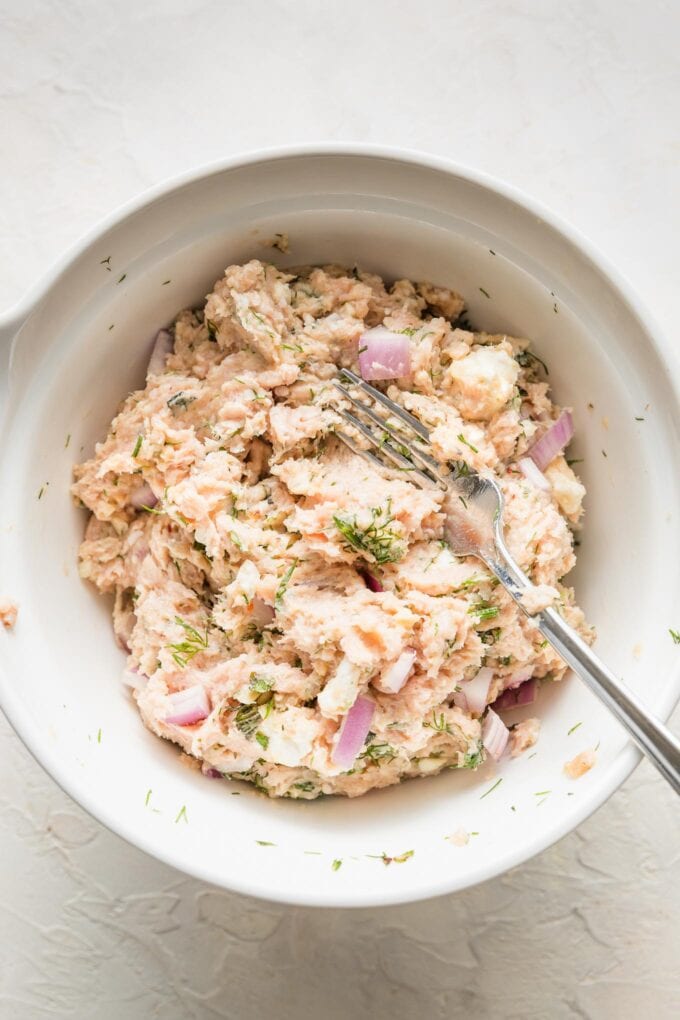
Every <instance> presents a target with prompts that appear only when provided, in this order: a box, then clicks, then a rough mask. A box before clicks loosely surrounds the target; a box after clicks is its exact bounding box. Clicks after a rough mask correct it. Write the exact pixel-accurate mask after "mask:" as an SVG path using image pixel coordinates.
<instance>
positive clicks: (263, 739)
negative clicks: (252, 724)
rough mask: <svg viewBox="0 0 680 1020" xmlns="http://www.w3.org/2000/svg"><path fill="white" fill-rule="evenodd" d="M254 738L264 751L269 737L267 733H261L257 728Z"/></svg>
mask: <svg viewBox="0 0 680 1020" xmlns="http://www.w3.org/2000/svg"><path fill="white" fill-rule="evenodd" d="M255 739H256V740H257V742H258V744H259V745H260V747H262V748H264V750H265V751H266V750H267V748H268V747H269V737H268V736H267V734H266V733H263V732H262V731H261V730H258V731H257V733H256V734H255Z"/></svg>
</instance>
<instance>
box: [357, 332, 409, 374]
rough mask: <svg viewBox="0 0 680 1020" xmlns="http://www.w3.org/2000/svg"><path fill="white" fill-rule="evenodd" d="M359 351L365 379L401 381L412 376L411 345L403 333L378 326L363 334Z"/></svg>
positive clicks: (360, 369)
mask: <svg viewBox="0 0 680 1020" xmlns="http://www.w3.org/2000/svg"><path fill="white" fill-rule="evenodd" d="M361 348H364V349H363V350H361ZM359 349H360V350H361V354H360V355H359V371H360V372H361V377H362V378H363V379H366V380H371V379H400V378H402V377H403V376H405V375H410V374H411V344H410V342H409V338H408V337H407V336H406V335H405V334H403V333H393V332H392V331H391V330H389V329H386V327H385V326H376V327H375V328H374V329H369V330H368V331H367V332H366V333H362V334H361V336H360V338H359Z"/></svg>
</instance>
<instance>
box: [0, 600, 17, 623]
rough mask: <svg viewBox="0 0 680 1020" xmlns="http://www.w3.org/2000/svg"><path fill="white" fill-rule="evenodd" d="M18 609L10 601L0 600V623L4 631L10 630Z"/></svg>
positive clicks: (15, 619) (15, 620)
mask: <svg viewBox="0 0 680 1020" xmlns="http://www.w3.org/2000/svg"><path fill="white" fill-rule="evenodd" d="M18 615H19V607H18V605H17V604H16V602H13V601H12V599H7V598H0V623H1V624H2V626H3V627H4V628H5V630H12V629H13V628H14V626H15V624H16V622H17V616H18Z"/></svg>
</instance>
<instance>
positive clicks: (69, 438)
mask: <svg viewBox="0 0 680 1020" xmlns="http://www.w3.org/2000/svg"><path fill="white" fill-rule="evenodd" d="M70 442H71V433H70V432H69V434H68V435H67V437H66V442H65V443H64V449H65V450H68V447H69V443H70Z"/></svg>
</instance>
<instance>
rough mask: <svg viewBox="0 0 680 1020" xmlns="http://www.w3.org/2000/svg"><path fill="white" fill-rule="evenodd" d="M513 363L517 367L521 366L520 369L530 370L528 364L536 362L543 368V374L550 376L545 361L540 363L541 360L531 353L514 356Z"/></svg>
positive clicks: (521, 352)
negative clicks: (515, 363)
mask: <svg viewBox="0 0 680 1020" xmlns="http://www.w3.org/2000/svg"><path fill="white" fill-rule="evenodd" d="M515 361H516V362H517V364H518V365H521V367H522V368H530V367H531V366H530V362H532V361H536V362H538V364H539V365H540V366H541V367H542V368H543V371H544V372H545V374H546V375H550V373H549V372H548V366H547V365H546V363H545V361H542V360H541V358H539V357H538V356H537V355H536V354H533V353H532V352H531V351H520V353H519V354H517V355H515Z"/></svg>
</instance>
